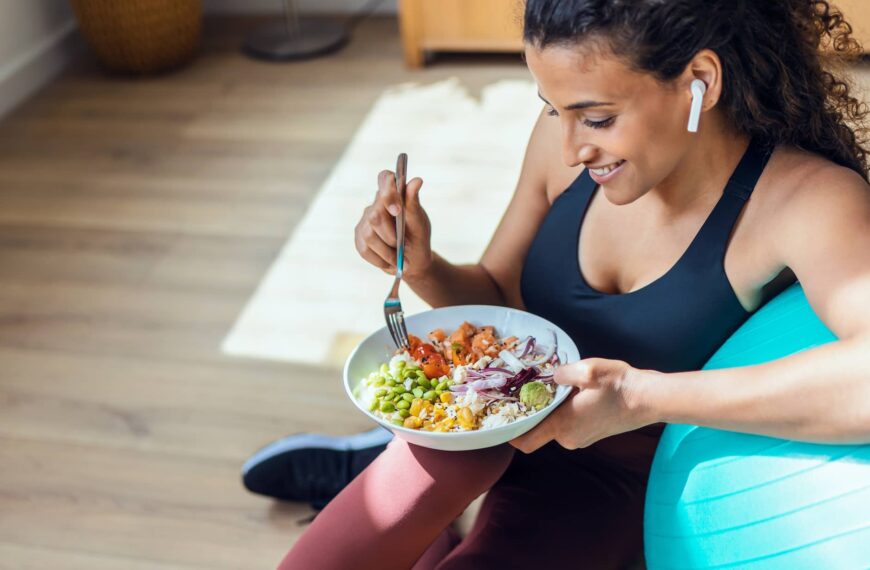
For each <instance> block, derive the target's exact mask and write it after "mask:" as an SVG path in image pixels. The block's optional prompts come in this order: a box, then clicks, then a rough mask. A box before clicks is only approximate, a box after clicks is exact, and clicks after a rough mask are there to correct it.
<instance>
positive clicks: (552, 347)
mask: <svg viewBox="0 0 870 570" xmlns="http://www.w3.org/2000/svg"><path fill="white" fill-rule="evenodd" d="M550 333H551V334H552V335H553V342H551V343H550V346H549V348H547V351H546V352H545V353H544V355H543V356H541V357H540V358H537V359H535V360H533V361H532V362H529V363H528V364H527V365H526V366H540V365H541V364H544V363H545V362H548V361H549V360H550V359H551V358H553V355H554V354H556V348H557V346H556V342H557V340H556V331H554V330H553V329H550Z"/></svg>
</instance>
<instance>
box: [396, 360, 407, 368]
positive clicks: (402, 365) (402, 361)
mask: <svg viewBox="0 0 870 570" xmlns="http://www.w3.org/2000/svg"><path fill="white" fill-rule="evenodd" d="M405 364H406V363H405V361H404V360H400V361H398V362H396V370H401V369H403V368H404V367H405Z"/></svg>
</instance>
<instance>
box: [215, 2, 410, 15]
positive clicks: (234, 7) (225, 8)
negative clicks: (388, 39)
mask: <svg viewBox="0 0 870 570" xmlns="http://www.w3.org/2000/svg"><path fill="white" fill-rule="evenodd" d="M295 2H296V7H297V9H298V10H299V12H300V13H302V14H306V13H309V14H314V13H319V14H355V13H356V12H358V11H360V10H361V9H362V8H363V7H364V6H365V5H366V4H367V2H368V0H295ZM397 4H398V0H383V2H381V4H380V6H378V9H377V10H376V11H375V13H376V14H395V13H396V11H397ZM203 10H204V11H205V13H206V14H278V13H281V12H283V10H284V1H283V0H203Z"/></svg>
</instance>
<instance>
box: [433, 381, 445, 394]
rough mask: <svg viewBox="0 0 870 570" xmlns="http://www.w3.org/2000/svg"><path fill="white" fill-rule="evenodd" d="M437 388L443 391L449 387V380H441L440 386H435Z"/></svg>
mask: <svg viewBox="0 0 870 570" xmlns="http://www.w3.org/2000/svg"><path fill="white" fill-rule="evenodd" d="M435 389H436V390H441V391H442V392H443V391H444V390H446V389H447V382H446V381H444V382H439V383H438V386H436V387H435Z"/></svg>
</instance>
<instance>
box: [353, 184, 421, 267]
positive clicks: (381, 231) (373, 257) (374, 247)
mask: <svg viewBox="0 0 870 570" xmlns="http://www.w3.org/2000/svg"><path fill="white" fill-rule="evenodd" d="M422 186H423V180H421V179H420V178H413V179H411V180H409V181H408V183H407V186H406V187H405V261H404V265H403V267H402V272H403V274H404V277H405V278H406V279H410V280H413V279H414V278H416V277H419V276H422V275H423V274H425V273H426V271H427V270H428V269H429V266H430V265H431V263H432V247H431V244H430V237H431V234H432V228H431V225H430V223H429V216H428V215H427V214H426V211H425V210H424V209H423V207H422V206H421V205H420V188H421V187H422ZM400 208H401V200H400V198H399V192H398V190H397V189H396V177H395V174H393V173H392V172H391V171H389V170H384V171H382V172H381V173H380V174H379V175H378V192H377V194H375V201H374V202H373V203H372V205H371V206H369V207H367V208H366V209H365V210H363V214H362V217H361V218H360V221H359V223H357V225H356V228H355V229H354V244H355V245H356V250H357V251H358V252H359V254H360V255H361V256H362V258H363V259H365V260H366V261H368V262H369V263H371V264H372V265H374V266H375V267H378V268H380V269H382V270H383V271H385V272H386V273H389V274H390V275H395V274H396V218H395V216H397V215H398V214H399V209H400Z"/></svg>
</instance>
